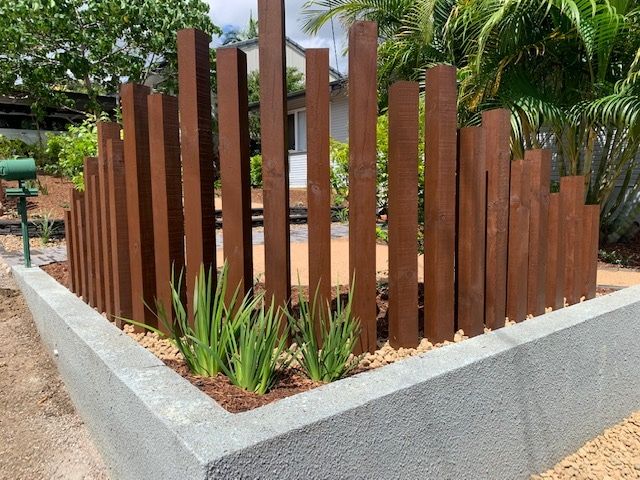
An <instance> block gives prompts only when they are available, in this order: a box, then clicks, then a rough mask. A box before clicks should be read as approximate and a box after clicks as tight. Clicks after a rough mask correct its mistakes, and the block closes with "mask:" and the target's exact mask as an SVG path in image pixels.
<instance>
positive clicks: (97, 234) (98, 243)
mask: <svg viewBox="0 0 640 480" xmlns="http://www.w3.org/2000/svg"><path fill="white" fill-rule="evenodd" d="M89 184H90V185H91V190H90V192H91V239H92V242H93V254H94V257H93V263H94V269H95V287H96V308H97V309H98V311H99V312H104V311H105V308H104V306H105V297H106V296H105V286H104V275H103V272H102V271H103V269H104V262H105V259H106V255H104V252H103V250H102V222H101V219H100V217H101V216H102V214H103V210H102V204H101V202H100V175H99V174H96V175H91V176H90V177H89Z"/></svg>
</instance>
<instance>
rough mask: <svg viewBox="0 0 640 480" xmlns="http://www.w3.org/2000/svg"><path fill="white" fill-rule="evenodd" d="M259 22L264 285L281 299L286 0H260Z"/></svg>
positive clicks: (285, 274)
mask: <svg viewBox="0 0 640 480" xmlns="http://www.w3.org/2000/svg"><path fill="white" fill-rule="evenodd" d="M258 28H259V31H260V37H259V40H258V43H259V56H260V79H261V81H260V105H261V108H260V140H261V147H262V184H263V202H264V258H265V287H266V295H267V298H268V299H269V301H271V300H272V299H273V300H274V301H275V302H276V303H279V304H280V303H284V302H286V301H287V300H288V299H289V295H290V292H291V247H290V245H289V152H288V142H287V140H288V137H287V88H286V58H285V57H286V55H285V41H284V38H285V24H284V0H258Z"/></svg>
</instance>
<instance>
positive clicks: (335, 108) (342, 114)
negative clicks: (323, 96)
mask: <svg viewBox="0 0 640 480" xmlns="http://www.w3.org/2000/svg"><path fill="white" fill-rule="evenodd" d="M285 45H286V49H285V56H286V62H287V67H295V68H296V69H297V70H298V71H300V72H301V73H302V74H304V75H305V78H306V57H305V49H304V48H303V47H302V46H301V45H299V44H298V43H296V42H294V41H293V40H291V39H290V38H287V39H286V42H285ZM230 46H233V47H237V48H239V49H241V50H242V51H243V52H245V53H246V55H247V73H251V72H253V71H256V70H258V69H259V53H258V39H257V38H256V39H251V40H245V41H243V42H237V43H233V44H231V45H230ZM346 81H347V79H346V78H345V77H344V76H342V75H341V74H340V72H338V71H337V70H335V69H333V68H329V78H328V79H327V88H330V92H331V93H330V96H329V102H330V104H329V132H330V135H331V137H332V138H333V139H335V140H338V141H340V142H346V141H347V132H348V119H349V101H348V98H347V84H346ZM250 108H251V109H252V110H254V111H255V110H258V109H259V108H260V106H259V104H253V105H251V107H250ZM287 112H288V115H287V135H288V140H289V186H290V187H291V188H306V187H307V113H306V95H305V91H304V90H303V91H300V92H291V93H290V94H289V95H288V97H287Z"/></svg>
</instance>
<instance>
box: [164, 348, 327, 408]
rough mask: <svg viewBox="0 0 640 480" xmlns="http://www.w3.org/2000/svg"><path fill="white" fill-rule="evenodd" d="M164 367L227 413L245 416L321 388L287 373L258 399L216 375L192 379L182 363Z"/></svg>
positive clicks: (225, 378)
mask: <svg viewBox="0 0 640 480" xmlns="http://www.w3.org/2000/svg"><path fill="white" fill-rule="evenodd" d="M164 363H166V364H167V366H168V367H170V368H172V369H173V370H175V371H176V372H177V373H179V374H180V375H181V376H182V377H183V378H185V379H187V380H189V381H190V382H191V384H192V385H194V386H196V387H198V388H199V389H200V390H202V391H203V392H204V393H206V394H207V395H209V396H210V397H211V398H213V399H214V400H215V401H216V402H218V403H219V404H220V405H221V406H222V407H223V408H224V409H225V410H227V411H229V412H231V413H240V412H246V411H247V410H252V409H254V408H258V407H261V406H263V405H267V404H269V403H272V402H275V401H276V400H280V399H282V398H286V397H290V396H291V395H295V394H296V393H301V392H306V391H307V390H311V389H312V388H316V387H318V386H320V385H321V384H320V383H316V382H313V381H311V380H309V379H308V378H306V377H304V376H302V374H299V373H297V372H296V371H295V370H294V369H287V370H284V371H283V372H282V374H281V376H280V378H279V379H278V382H277V383H276V385H275V387H274V388H273V389H271V390H270V391H269V392H267V393H266V394H264V395H258V394H256V393H253V392H247V391H246V390H243V389H241V388H240V387H236V386H235V385H233V384H232V383H231V382H230V381H229V379H228V378H227V377H225V376H224V375H218V376H217V377H198V376H196V375H193V374H192V373H191V372H189V369H188V368H187V365H186V364H185V362H184V361H180V360H164Z"/></svg>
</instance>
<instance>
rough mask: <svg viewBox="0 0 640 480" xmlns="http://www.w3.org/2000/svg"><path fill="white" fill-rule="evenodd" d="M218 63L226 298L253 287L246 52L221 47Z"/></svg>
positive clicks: (241, 294) (240, 294)
mask: <svg viewBox="0 0 640 480" xmlns="http://www.w3.org/2000/svg"><path fill="white" fill-rule="evenodd" d="M216 63H217V70H218V132H219V137H220V140H219V152H220V174H221V176H222V221H223V222H224V228H223V229H222V235H223V250H224V258H225V261H226V262H227V265H228V269H229V270H228V272H229V273H228V275H229V276H228V282H229V283H228V285H229V288H228V290H227V300H230V298H231V296H232V295H233V294H234V293H235V290H236V288H239V296H240V297H242V296H244V295H246V294H247V293H249V292H250V291H251V289H252V288H253V245H252V240H251V190H250V178H249V171H250V168H249V116H248V115H249V114H248V108H249V106H248V94H247V56H246V54H245V53H244V52H243V51H242V50H240V49H237V48H220V49H218V51H217V55H216Z"/></svg>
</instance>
